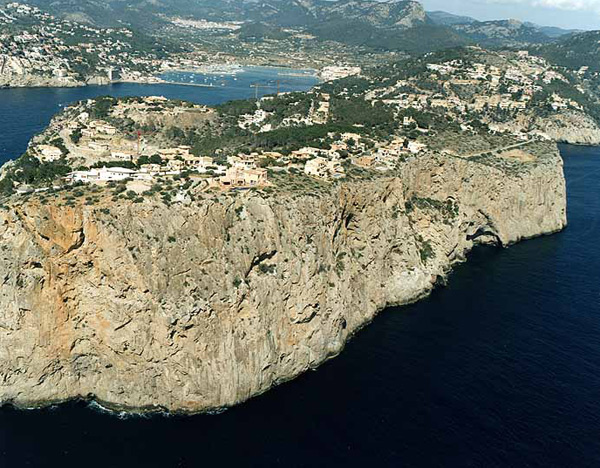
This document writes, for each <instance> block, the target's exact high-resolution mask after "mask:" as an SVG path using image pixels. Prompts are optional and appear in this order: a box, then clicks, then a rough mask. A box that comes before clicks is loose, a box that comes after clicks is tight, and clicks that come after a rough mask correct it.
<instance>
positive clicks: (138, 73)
mask: <svg viewBox="0 0 600 468" xmlns="http://www.w3.org/2000/svg"><path fill="white" fill-rule="evenodd" d="M0 27H1V29H0V86H32V85H33V86H35V85H44V84H45V85H48V86H80V85H82V84H106V83H110V82H114V81H117V80H123V81H136V80H144V79H148V77H150V76H151V75H152V74H153V73H155V72H156V71H158V70H159V69H160V65H161V63H162V61H161V59H164V58H165V57H166V53H167V49H166V48H165V47H163V46H161V45H159V44H158V43H157V42H155V41H153V40H152V39H149V38H146V37H143V36H141V35H140V34H139V33H134V32H133V31H131V30H130V29H128V28H119V29H113V28H109V29H100V28H97V27H93V26H88V25H86V24H82V23H75V22H72V21H67V20H59V19H57V18H54V17H53V16H51V15H49V14H48V13H45V12H43V11H41V10H40V9H38V8H36V7H33V6H30V5H26V4H21V3H9V4H7V5H6V6H5V7H4V8H2V7H0Z"/></svg>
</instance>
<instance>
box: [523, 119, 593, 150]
mask: <svg viewBox="0 0 600 468" xmlns="http://www.w3.org/2000/svg"><path fill="white" fill-rule="evenodd" d="M535 126H536V127H537V128H539V129H540V132H539V133H540V134H542V135H544V136H546V137H547V138H550V139H551V140H554V141H558V142H561V143H568V144H571V145H592V146H596V145H600V127H599V126H598V123H597V122H596V121H595V120H594V119H593V118H592V117H590V116H589V115H587V114H585V113H583V112H576V111H572V112H563V113H560V114H556V115H554V116H551V117H547V118H545V119H538V121H537V122H535Z"/></svg>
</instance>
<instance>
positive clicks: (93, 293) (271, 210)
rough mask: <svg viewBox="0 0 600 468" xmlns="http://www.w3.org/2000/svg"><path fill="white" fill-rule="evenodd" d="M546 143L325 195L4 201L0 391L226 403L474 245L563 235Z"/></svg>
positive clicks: (557, 177) (285, 376)
mask: <svg viewBox="0 0 600 468" xmlns="http://www.w3.org/2000/svg"><path fill="white" fill-rule="evenodd" d="M565 224H566V196H565V181H564V178H563V172H562V161H561V159H560V157H559V155H558V153H557V151H556V148H555V147H549V149H548V155H547V156H545V157H544V158H540V159H538V160H537V161H536V162H530V163H527V164H522V165H521V167H520V170H519V171H506V170H503V169H501V168H498V167H494V166H493V165H487V164H482V163H480V162H474V161H466V160H463V159H459V158H454V159H452V158H451V159H448V158H442V157H441V156H425V157H422V158H420V159H415V160H412V161H408V162H406V163H405V164H404V165H403V167H402V168H401V169H400V170H399V172H398V175H397V176H396V177H389V178H377V179H374V180H363V181H347V182H344V183H341V184H339V185H337V186H332V187H331V189H330V190H328V191H327V192H324V193H319V194H310V193H303V194H302V193H296V194H293V193H289V194H284V193H277V192H276V193H275V194H271V195H268V196H267V195H262V194H260V193H258V192H248V193H245V194H239V195H237V196H232V195H221V196H215V197H212V198H207V199H204V200H201V201H196V202H193V203H191V204H189V205H183V204H177V205H173V206H170V207H167V206H165V205H164V204H161V203H160V202H152V201H147V202H145V203H140V204H134V203H130V202H125V201H120V202H118V203H116V204H114V205H112V206H105V207H99V206H75V207H66V206H62V207H57V206H53V205H52V204H46V205H41V204H39V203H37V202H36V201H35V200H34V199H31V200H29V201H27V202H24V203H17V204H16V205H15V206H13V207H9V208H4V209H2V210H1V211H0V232H1V241H0V244H1V245H0V272H1V274H2V286H1V287H0V400H1V402H3V403H12V404H15V405H18V406H26V407H31V406H40V405H45V404H49V403H54V402H61V401H65V400H68V399H73V398H90V399H95V400H97V401H100V402H102V404H103V405H105V406H108V407H110V408H113V409H126V410H135V411H143V410H150V411H152V410H168V411H177V412H201V411H210V410H215V409H218V408H223V407H228V406H231V405H235V404H237V403H240V402H242V401H244V400H246V399H248V398H250V397H252V396H254V395H257V394H259V393H261V392H265V391H266V390H268V389H269V388H271V387H273V386H274V385H277V384H278V383H280V382H283V381H286V380H289V379H292V378H294V377H295V376H297V375H299V374H301V373H302V372H305V371H306V370H308V369H311V368H315V367H317V366H319V364H321V363H323V362H324V361H325V360H326V359H328V358H330V357H332V356H335V355H336V354H338V353H339V352H340V351H341V350H342V348H343V347H344V344H345V343H346V342H347V340H348V339H349V338H350V337H351V336H352V334H353V333H355V332H356V331H357V330H359V329H360V328H361V327H362V326H364V325H365V324H367V323H368V322H369V321H370V320H372V319H373V317H374V316H375V315H376V313H377V312H378V311H379V310H381V309H383V308H385V307H387V306H390V305H397V304H405V303H408V302H411V301H415V300H417V299H419V298H421V297H423V296H424V295H426V294H428V293H429V292H430V291H431V289H432V288H433V287H434V285H435V284H436V282H437V281H438V280H439V279H440V278H443V277H444V276H445V275H446V274H447V273H448V271H449V270H450V268H451V266H452V265H453V264H455V263H456V262H459V261H462V260H464V259H465V255H466V253H467V252H468V251H469V250H471V249H472V248H473V246H474V245H476V244H478V243H494V244H498V245H501V246H508V245H510V244H512V243H514V242H517V241H519V240H521V239H526V238H530V237H534V236H538V235H541V234H546V233H552V232H555V231H558V230H560V229H562V228H563V227H564V226H565Z"/></svg>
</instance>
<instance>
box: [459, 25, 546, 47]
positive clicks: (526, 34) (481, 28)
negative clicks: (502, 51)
mask: <svg viewBox="0 0 600 468" xmlns="http://www.w3.org/2000/svg"><path fill="white" fill-rule="evenodd" d="M452 27H453V29H455V30H456V31H457V32H458V33H460V34H463V35H464V36H466V37H468V38H469V39H471V40H473V41H475V42H477V43H479V44H482V45H485V46H488V47H489V46H512V45H520V44H532V43H534V44H544V43H548V42H551V41H552V40H553V39H552V38H551V37H550V36H548V35H547V34H545V33H543V32H542V31H540V30H539V29H537V28H534V27H531V26H528V25H527V24H525V23H522V22H520V21H517V20H499V21H476V22H472V23H467V24H455V25H454V26H452Z"/></svg>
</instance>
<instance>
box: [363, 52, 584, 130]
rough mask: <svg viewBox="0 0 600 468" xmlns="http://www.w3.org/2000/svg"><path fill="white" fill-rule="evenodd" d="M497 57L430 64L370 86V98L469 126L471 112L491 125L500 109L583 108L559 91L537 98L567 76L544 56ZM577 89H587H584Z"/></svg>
mask: <svg viewBox="0 0 600 468" xmlns="http://www.w3.org/2000/svg"><path fill="white" fill-rule="evenodd" d="M497 56H498V58H499V60H497V61H496V62H493V61H492V62H491V63H490V62H486V61H485V59H483V60H482V62H477V61H469V60H463V59H457V60H449V61H447V62H443V63H429V64H427V65H426V70H427V71H426V72H425V74H415V76H412V77H410V78H407V79H402V80H398V81H396V82H395V83H394V84H392V85H389V86H386V87H382V88H376V89H372V90H370V91H369V92H368V93H367V94H366V99H367V100H369V101H371V102H372V103H375V102H377V101H381V102H383V103H384V104H387V105H389V106H392V107H393V108H395V109H397V112H398V113H399V114H401V113H402V111H403V110H406V109H414V110H417V111H422V112H436V111H438V112H443V113H444V114H446V115H448V116H450V117H452V118H453V119H454V120H456V121H458V122H460V123H461V124H463V129H466V128H468V127H467V125H466V124H467V123H468V120H470V119H472V118H473V115H476V116H478V117H479V119H480V120H481V122H482V123H486V124H489V123H491V122H493V121H494V118H495V115H497V113H499V112H510V113H518V112H522V111H527V110H529V109H532V108H533V106H539V105H541V104H545V105H547V106H548V107H549V108H552V109H553V110H555V111H557V110H567V109H573V110H581V109H582V106H581V105H580V104H579V103H577V102H576V101H575V100H573V99H571V98H568V97H565V96H561V95H560V94H559V93H558V92H554V93H551V94H550V95H549V97H547V98H545V99H546V101H545V102H544V103H540V102H539V100H537V101H536V100H535V99H534V98H535V97H536V96H541V95H542V94H541V93H542V91H544V89H545V86H546V85H548V84H552V83H558V84H559V85H560V84H565V85H566V84H568V80H567V78H566V77H565V76H564V75H563V74H562V73H560V72H559V71H557V70H556V69H553V68H552V67H551V66H550V64H549V63H548V62H547V61H545V60H544V59H543V58H540V57H535V56H532V55H529V53H528V52H527V51H520V52H516V53H514V52H502V53H498V54H497ZM493 63H496V64H493ZM424 83H426V85H424ZM578 91H579V92H581V93H582V94H583V93H584V90H583V89H581V88H579V89H578ZM405 126H406V122H405Z"/></svg>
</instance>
